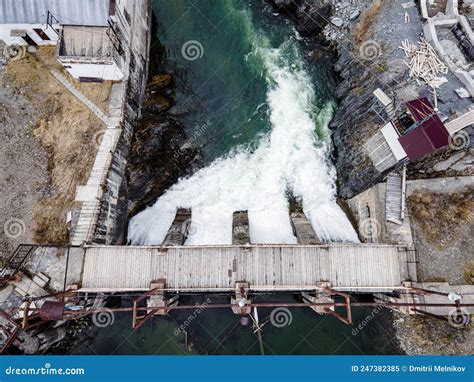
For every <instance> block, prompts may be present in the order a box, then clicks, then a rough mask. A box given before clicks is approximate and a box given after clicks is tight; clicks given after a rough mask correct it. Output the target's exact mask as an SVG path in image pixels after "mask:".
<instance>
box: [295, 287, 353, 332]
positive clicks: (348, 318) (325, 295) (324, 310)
mask: <svg viewBox="0 0 474 382" xmlns="http://www.w3.org/2000/svg"><path fill="white" fill-rule="evenodd" d="M302 295H303V300H304V301H305V302H306V303H308V304H324V305H309V307H310V308H311V309H313V310H314V311H315V312H316V313H318V314H329V315H330V316H333V317H335V318H337V319H338V320H340V321H342V322H344V323H345V324H349V325H350V324H352V312H351V297H350V296H349V295H348V294H346V293H342V292H338V291H336V290H334V289H331V283H329V282H325V281H323V282H320V283H318V290H317V291H316V293H315V295H314V296H311V295H309V294H308V293H303V294H302ZM334 295H336V296H340V297H343V298H344V301H345V307H346V315H345V316H343V315H341V314H339V313H337V312H336V311H335V308H334V305H333V304H334V299H333V297H332V296H334ZM326 304H327V305H326Z"/></svg>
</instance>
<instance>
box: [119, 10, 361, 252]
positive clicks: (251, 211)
mask: <svg viewBox="0 0 474 382" xmlns="http://www.w3.org/2000/svg"><path fill="white" fill-rule="evenodd" d="M238 4H239V2H237V3H234V2H230V3H229V4H227V5H226V7H230V9H229V13H230V16H229V17H230V18H231V19H232V20H234V22H235V25H236V26H235V28H241V29H242V31H243V32H242V33H234V36H238V37H237V38H239V39H243V40H245V41H244V42H239V43H241V44H242V45H243V46H245V49H244V48H242V50H241V51H238V52H236V53H234V54H233V57H231V58H230V60H231V61H232V62H233V65H236V66H243V67H246V68H247V69H248V76H251V77H250V78H246V77H245V76H243V77H242V78H237V79H238V80H240V81H242V83H240V84H238V85H237V88H236V89H233V92H234V93H235V94H238V93H239V91H241V90H243V92H244V93H245V85H246V84H247V83H249V82H251V81H252V82H253V83H258V85H259V86H260V87H261V88H262V89H264V99H263V101H264V102H263V103H259V101H261V100H258V99H255V100H254V103H253V104H250V105H247V106H248V107H253V109H254V114H257V115H259V118H260V120H261V123H262V124H264V125H265V126H264V127H263V132H262V131H258V130H256V131H255V134H254V137H253V144H254V147H253V148H249V145H246V144H242V145H235V146H232V147H229V150H228V152H227V153H224V155H222V156H219V157H217V158H215V159H214V160H213V161H211V162H210V163H209V164H208V165H207V166H205V167H204V168H202V169H201V170H199V171H197V172H196V173H195V174H194V175H193V176H191V177H188V178H181V179H180V180H179V181H178V182H177V183H176V184H175V185H174V186H172V187H171V188H170V189H168V190H167V191H166V192H165V193H164V194H163V195H162V196H161V197H159V198H158V200H157V201H156V202H155V204H154V205H152V206H150V207H148V208H147V209H145V210H144V211H142V212H141V213H139V214H138V215H136V216H134V217H133V218H132V219H131V221H130V224H129V232H128V239H129V242H130V243H131V244H132V245H161V244H162V243H163V242H164V241H165V237H166V235H167V233H168V230H169V229H170V227H171V225H172V223H173V220H174V218H175V215H176V213H177V211H178V209H179V208H187V209H191V210H192V219H191V220H190V227H189V231H190V232H192V235H188V237H187V239H186V242H185V243H184V244H186V245H217V244H220V245H223V244H232V232H233V228H232V226H233V219H232V217H233V214H234V213H235V212H237V211H248V220H249V234H250V242H251V243H254V244H297V243H298V240H297V237H296V236H295V234H294V230H293V229H292V222H291V220H290V214H289V202H288V197H287V195H288V192H290V193H291V194H292V195H294V196H295V197H296V198H297V199H298V200H299V201H300V202H301V204H302V210H303V211H304V215H306V217H307V218H308V220H309V221H310V223H311V226H312V228H313V229H314V231H315V232H316V235H317V236H318V238H319V239H320V240H321V241H322V242H354V243H355V242H358V237H357V234H356V232H355V231H354V229H353V227H352V225H351V224H350V222H349V220H348V219H347V217H346V216H345V214H344V212H343V211H342V210H341V208H340V207H339V206H338V205H337V203H336V197H335V194H336V189H335V181H336V175H335V170H334V168H333V166H332V164H331V162H330V148H331V147H330V146H331V143H330V138H329V131H328V128H327V125H328V123H329V121H330V119H331V116H332V111H333V108H334V104H333V101H332V100H331V99H330V97H329V96H328V90H327V89H326V87H327V84H326V83H325V79H324V78H317V80H316V82H314V76H312V75H310V74H309V72H308V69H307V63H306V62H305V59H304V54H303V51H302V49H301V47H300V44H301V41H300V37H299V36H298V34H297V32H296V31H294V30H293V29H292V28H291V27H290V26H288V25H287V26H286V28H284V29H283V30H280V29H279V30H278V32H277V31H276V30H275V29H272V28H270V27H269V28H265V27H268V25H264V26H263V27H261V26H260V23H256V22H255V21H254V20H253V18H254V17H255V14H252V12H251V10H249V9H245V8H239V6H238ZM229 25H231V26H230V28H231V27H232V25H233V24H232V23H230V24H229ZM234 38H236V37H234ZM204 45H205V51H204V57H206V54H207V55H208V56H213V55H217V54H221V53H222V52H218V50H219V49H223V48H222V47H216V46H214V45H210V44H209V45H206V44H204ZM189 65H190V66H189V68H190V69H188V70H196V69H194V68H195V67H196V65H204V63H202V64H200V63H199V60H196V61H193V62H192V63H190V64H189ZM245 73H247V72H245ZM211 80H212V79H211ZM224 80H228V81H229V83H230V82H232V83H233V81H231V79H224ZM229 86H230V85H229ZM318 87H320V88H321V89H319V88H318ZM322 89H324V90H322ZM236 97H238V95H237V96H236ZM251 101H252V100H250V101H248V102H250V103H251ZM236 105H239V102H236ZM219 117H220V119H222V120H225V119H226V117H227V116H226V115H221V116H219ZM219 122H222V121H215V122H214V123H215V124H216V125H217V124H218V123H219ZM240 123H241V129H252V128H253V125H254V124H253V120H252V118H249V119H247V120H242V121H240ZM211 129H212V127H211ZM211 129H210V130H209V131H210V132H209V133H206V132H205V134H209V135H212V134H214V131H215V130H212V131H211ZM211 141H212V140H211ZM203 145H204V146H206V142H204V143H203Z"/></svg>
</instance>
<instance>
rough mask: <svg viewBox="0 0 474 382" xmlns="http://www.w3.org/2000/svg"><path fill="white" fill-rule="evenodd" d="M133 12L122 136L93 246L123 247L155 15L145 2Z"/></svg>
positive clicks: (94, 235)
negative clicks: (129, 164)
mask: <svg viewBox="0 0 474 382" xmlns="http://www.w3.org/2000/svg"><path fill="white" fill-rule="evenodd" d="M140 3H141V2H140ZM145 3H146V4H145ZM138 4H139V3H137V5H138ZM145 7H146V9H145ZM134 9H135V15H134V17H135V21H134V22H133V23H132V25H135V26H136V28H132V29H131V30H130V33H131V41H132V46H131V50H132V51H131V57H132V58H131V60H130V61H131V62H130V66H129V68H130V72H129V77H128V80H127V84H126V86H127V88H126V91H125V94H126V99H125V102H124V105H123V112H122V121H121V129H122V132H121V135H120V138H119V141H118V143H117V146H116V148H115V150H114V152H113V158H112V163H111V166H110V169H109V172H108V175H107V179H106V181H105V184H104V194H103V197H102V200H101V204H100V212H99V217H98V220H97V224H96V228H95V232H94V234H93V236H92V242H94V243H99V244H121V243H122V242H123V233H124V229H125V225H126V221H127V200H128V195H127V179H126V165H127V160H128V155H129V151H130V145H131V141H132V137H133V131H134V127H135V125H136V123H137V121H138V119H139V118H140V116H141V107H142V104H143V100H144V97H145V90H146V83H147V75H148V59H149V50H150V40H151V15H152V12H151V8H150V3H149V2H148V1H146V2H143V4H142V7H141V8H140V7H134ZM143 25H147V26H148V28H143Z"/></svg>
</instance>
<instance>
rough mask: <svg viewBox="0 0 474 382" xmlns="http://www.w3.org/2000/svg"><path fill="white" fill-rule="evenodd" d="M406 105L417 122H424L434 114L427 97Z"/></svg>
mask: <svg viewBox="0 0 474 382" xmlns="http://www.w3.org/2000/svg"><path fill="white" fill-rule="evenodd" d="M406 105H407V107H408V110H410V112H411V114H412V115H413V117H414V118H415V120H416V121H422V120H423V119H425V118H427V117H429V116H430V115H431V114H433V113H434V109H433V105H431V102H430V101H429V100H428V98H426V97H423V98H418V99H414V100H413V101H408V102H407V103H406Z"/></svg>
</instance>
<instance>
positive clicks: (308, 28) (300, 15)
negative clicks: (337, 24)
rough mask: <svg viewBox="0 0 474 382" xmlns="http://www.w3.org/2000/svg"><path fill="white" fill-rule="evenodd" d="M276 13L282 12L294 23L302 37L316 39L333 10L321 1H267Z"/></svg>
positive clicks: (329, 5)
mask: <svg viewBox="0 0 474 382" xmlns="http://www.w3.org/2000/svg"><path fill="white" fill-rule="evenodd" d="M268 2H269V3H270V4H271V5H272V6H273V7H274V8H275V9H277V10H278V11H283V12H284V13H285V14H286V15H287V16H289V17H290V19H291V20H292V21H293V22H294V23H295V26H296V30H297V31H298V32H299V33H300V34H301V35H302V36H304V37H317V35H318V34H319V33H321V31H322V30H323V29H324V27H325V26H326V25H327V23H328V20H329V19H330V18H331V15H332V13H333V8H332V5H331V4H328V3H324V2H323V0H268Z"/></svg>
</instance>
